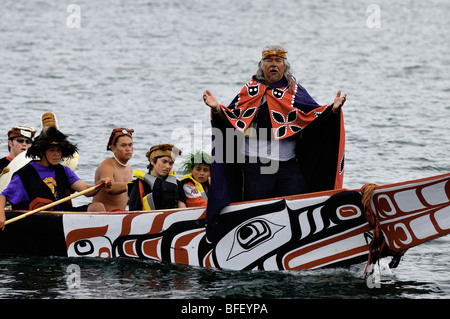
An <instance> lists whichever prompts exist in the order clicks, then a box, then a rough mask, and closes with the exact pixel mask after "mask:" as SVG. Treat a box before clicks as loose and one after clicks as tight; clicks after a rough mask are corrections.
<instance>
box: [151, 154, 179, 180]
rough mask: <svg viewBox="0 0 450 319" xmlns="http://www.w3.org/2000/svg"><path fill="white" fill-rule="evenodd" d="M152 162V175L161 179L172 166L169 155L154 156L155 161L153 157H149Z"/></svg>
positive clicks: (167, 173)
mask: <svg viewBox="0 0 450 319" xmlns="http://www.w3.org/2000/svg"><path fill="white" fill-rule="evenodd" d="M150 160H151V161H152V162H153V163H154V164H153V170H152V175H154V176H156V177H158V178H161V179H163V178H164V177H166V176H167V175H169V173H170V170H171V169H172V167H173V160H172V158H171V157H170V156H163V157H158V158H156V162H155V159H154V158H151V159H150Z"/></svg>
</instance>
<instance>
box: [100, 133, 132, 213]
mask: <svg viewBox="0 0 450 319" xmlns="http://www.w3.org/2000/svg"><path fill="white" fill-rule="evenodd" d="M133 133H134V130H133V129H128V128H115V129H113V130H112V132H111V135H110V137H109V140H108V144H107V146H106V150H107V151H111V152H112V153H113V156H112V157H110V158H107V159H105V160H104V161H103V162H102V163H100V165H99V166H98V167H97V169H96V171H95V182H97V181H99V180H101V179H103V178H109V179H110V180H111V182H112V186H111V188H109V189H101V190H100V191H99V193H98V195H97V196H95V197H94V198H93V200H92V203H97V202H100V203H103V205H104V206H105V208H106V210H107V211H120V210H125V209H126V207H127V204H128V195H127V184H128V183H129V182H131V181H132V180H133V169H132V168H131V165H130V164H128V161H129V160H130V159H131V157H132V156H133V150H134V147H133V137H132V135H133Z"/></svg>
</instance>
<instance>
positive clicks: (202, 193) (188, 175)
mask: <svg viewBox="0 0 450 319" xmlns="http://www.w3.org/2000/svg"><path fill="white" fill-rule="evenodd" d="M186 179H189V180H191V181H192V182H193V183H194V186H195V189H196V190H198V191H199V192H200V194H201V195H202V198H203V199H204V200H206V201H207V200H208V196H207V195H206V192H205V189H204V187H203V185H202V184H201V183H199V182H198V181H197V180H196V179H195V178H194V176H192V173H189V174H187V175H185V176H183V178H182V179H180V182H182V181H184V180H186ZM208 183H210V184H211V180H209V179H208Z"/></svg>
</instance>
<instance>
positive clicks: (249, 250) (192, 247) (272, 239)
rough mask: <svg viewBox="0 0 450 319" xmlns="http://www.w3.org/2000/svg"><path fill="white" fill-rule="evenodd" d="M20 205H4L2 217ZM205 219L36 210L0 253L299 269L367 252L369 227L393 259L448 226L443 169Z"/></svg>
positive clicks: (2, 242)
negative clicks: (211, 225)
mask: <svg viewBox="0 0 450 319" xmlns="http://www.w3.org/2000/svg"><path fill="white" fill-rule="evenodd" d="M363 202H364V204H363ZM18 214H20V212H14V211H7V213H6V215H7V219H9V218H12V217H15V216H17V215H18ZM369 221H370V222H369ZM205 223H206V221H205V208H188V209H174V210H165V211H153V212H125V211H124V212H119V213H86V212H81V213H73V212H41V213H37V214H35V215H31V216H29V217H26V218H24V219H21V220H19V221H16V222H14V223H11V224H9V225H7V226H6V228H5V230H4V231H2V232H0V254H2V255H21V256H24V255H25V256H36V255H37V256H68V257H103V258H114V257H129V258H144V259H151V260H155V261H161V262H170V263H178V264H185V265H192V266H200V267H213V268H219V269H232V270H252V269H262V270H298V269H314V268H321V267H338V266H348V265H352V264H355V263H360V262H363V261H367V260H368V258H369V252H370V251H371V252H372V254H373V253H374V252H375V250H374V245H373V243H374V241H373V238H374V235H375V237H376V238H378V241H379V242H380V245H379V246H378V248H379V249H378V252H381V254H380V255H379V257H382V256H389V255H391V256H394V257H395V258H396V259H397V261H398V258H397V257H398V256H400V255H402V254H403V253H404V252H405V251H406V250H407V249H408V248H410V247H413V246H415V245H419V244H421V243H423V242H426V241H429V240H432V239H434V238H436V237H439V236H443V235H446V234H448V233H449V232H450V173H449V174H444V175H439V176H433V177H428V178H424V179H419V180H413V181H407V182H402V183H397V184H390V185H383V186H375V185H369V187H368V186H367V185H365V186H364V187H363V188H361V189H357V190H345V189H341V190H334V191H327V192H320V193H312V194H304V195H298V196H290V197H285V198H272V199H267V200H259V201H252V202H243V203H235V204H232V205H229V206H227V207H225V208H224V209H223V210H222V212H221V215H220V219H219V223H218V226H217V227H216V228H215V229H214V230H213V232H212V234H213V236H212V237H210V236H209V235H208V237H209V238H208V239H209V240H207V238H206V231H205ZM378 230H379V231H380V236H376V235H377V231H378ZM211 238H213V240H212V242H211V241H210V240H211ZM381 242H382V243H381Z"/></svg>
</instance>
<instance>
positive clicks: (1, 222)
mask: <svg viewBox="0 0 450 319" xmlns="http://www.w3.org/2000/svg"><path fill="white" fill-rule="evenodd" d="M5 206H6V197H5V196H3V195H0V229H1V230H3V229H4V228H5V221H6V217H5Z"/></svg>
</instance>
